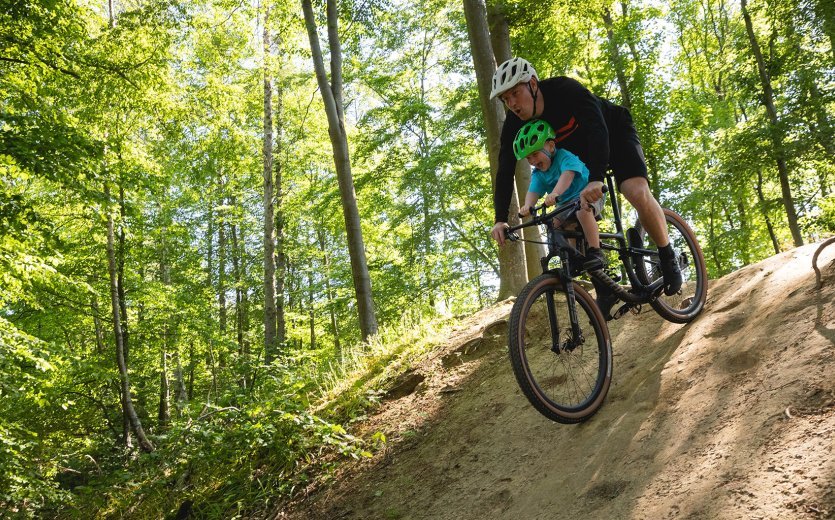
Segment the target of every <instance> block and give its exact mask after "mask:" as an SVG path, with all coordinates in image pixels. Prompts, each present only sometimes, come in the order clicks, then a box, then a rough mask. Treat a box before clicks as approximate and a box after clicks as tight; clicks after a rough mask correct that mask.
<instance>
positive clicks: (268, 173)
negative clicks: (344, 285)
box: [263, 5, 277, 364]
mask: <svg viewBox="0 0 835 520" xmlns="http://www.w3.org/2000/svg"><path fill="white" fill-rule="evenodd" d="M269 22H270V7H269V5H267V6H266V7H265V8H264V33H263V46H264V361H265V362H266V363H267V364H270V363H272V361H273V360H274V359H275V356H276V346H277V345H276V337H275V327H276V309H275V261H274V258H273V255H274V253H275V242H274V237H273V231H274V230H273V218H274V217H273V112H272V82H271V80H270V29H269V27H270V24H269Z"/></svg>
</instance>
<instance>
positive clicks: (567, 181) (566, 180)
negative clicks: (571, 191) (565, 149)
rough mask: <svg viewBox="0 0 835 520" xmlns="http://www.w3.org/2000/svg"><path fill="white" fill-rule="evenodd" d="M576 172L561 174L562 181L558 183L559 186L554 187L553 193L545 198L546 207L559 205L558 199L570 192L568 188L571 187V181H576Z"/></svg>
mask: <svg viewBox="0 0 835 520" xmlns="http://www.w3.org/2000/svg"><path fill="white" fill-rule="evenodd" d="M574 174H575V172H574V171H573V170H565V171H564V172H562V174H560V180H558V181H557V185H556V186H554V189H553V190H551V193H549V194H548V196H547V197H545V205H546V206H553V205H554V204H556V203H557V199H558V198H559V197H560V195H562V194H563V193H565V192H566V190H568V187H569V186H571V181H573V180H574Z"/></svg>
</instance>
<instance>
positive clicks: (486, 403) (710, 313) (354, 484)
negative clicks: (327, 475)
mask: <svg viewBox="0 0 835 520" xmlns="http://www.w3.org/2000/svg"><path fill="white" fill-rule="evenodd" d="M815 249H816V246H815V245H812V246H806V247H802V248H798V249H795V250H792V251H790V252H787V253H784V254H781V255H778V256H775V257H773V258H770V259H768V260H765V261H763V262H761V263H759V264H756V265H752V266H748V267H746V268H744V269H741V270H739V271H737V272H735V273H733V274H731V275H728V276H726V277H724V278H722V279H720V280H717V281H715V282H712V283H711V285H710V291H709V294H708V304H707V307H706V308H705V311H704V313H703V314H702V315H701V316H700V317H699V318H698V319H697V320H696V321H695V322H693V323H691V324H689V325H685V326H680V325H673V324H671V323H667V322H665V321H663V320H662V319H660V318H659V317H658V316H657V315H656V314H655V313H654V312H652V311H651V310H650V309H647V310H645V311H644V313H642V314H641V315H639V316H631V315H630V316H627V317H624V318H623V319H621V320H619V321H616V322H613V323H611V324H610V328H611V332H612V338H613V345H614V349H615V358H614V359H615V362H614V363H615V364H614V374H613V383H612V388H611V390H610V392H609V396H608V398H607V400H606V402H605V404H604V405H603V408H602V409H601V410H600V411H599V412H598V413H597V415H595V416H594V417H593V418H592V419H591V420H589V421H588V422H586V423H583V424H580V425H577V426H565V425H560V424H556V423H553V422H550V421H548V420H547V419H545V418H544V417H542V416H541V415H539V414H538V413H537V412H536V411H535V410H534V409H533V408H532V407H531V406H530V405H529V403H528V402H527V400H526V399H525V397H524V396H523V395H522V394H521V392H520V391H519V389H518V387H517V386H516V382H515V379H514V377H513V373H512V371H511V368H510V364H509V362H508V361H507V355H506V350H507V346H506V345H507V341H506V335H507V329H506V322H505V321H504V320H505V319H506V317H507V314H508V313H509V310H510V305H511V304H510V303H509V302H505V303H503V304H500V305H497V306H496V307H494V308H491V309H488V310H486V311H483V312H482V313H479V314H478V315H475V316H473V317H472V318H471V319H470V320H469V321H468V322H467V323H465V324H464V326H463V327H462V328H461V329H459V330H458V331H457V332H456V335H455V337H454V338H450V341H449V344H448V345H446V346H445V347H443V348H441V349H439V350H438V351H437V353H436V354H435V356H434V357H433V358H431V359H428V360H426V362H425V363H424V364H423V365H421V366H419V367H417V369H416V372H418V373H420V374H421V375H422V376H424V377H423V379H422V380H421V381H420V382H419V383H417V385H416V386H415V387H414V391H413V392H412V393H409V394H408V395H405V396H402V397H399V398H396V399H395V398H393V399H391V400H389V401H388V402H387V403H386V404H385V405H384V406H383V408H382V410H381V411H380V413H379V414H377V415H376V416H375V417H374V418H372V419H371V420H370V421H369V422H368V423H367V424H365V425H364V428H365V429H366V431H375V430H381V431H383V432H385V433H386V435H387V436H388V437H389V444H388V447H387V448H386V449H385V450H384V452H382V453H380V454H378V455H376V456H375V457H374V458H373V459H372V460H371V461H369V462H365V463H363V464H360V465H357V466H354V467H352V468H349V469H348V470H346V471H345V472H343V474H341V475H340V476H339V478H338V479H337V482H336V483H335V484H334V485H332V486H330V487H329V488H328V489H324V490H320V491H318V492H316V493H314V494H313V495H311V496H309V497H307V498H306V499H304V500H303V501H302V502H301V503H299V504H296V505H295V507H293V508H292V510H288V511H284V512H281V513H278V517H279V518H292V519H300V518H323V519H325V518H327V519H334V518H358V519H359V518H361V519H378V518H379V519H396V518H402V519H456V520H457V519H478V520H485V519H494V518H508V519H538V518H542V519H545V518H548V519H553V518H595V519H597V518H704V519H714V518H733V519H737V518H769V519H771V518H835V456H833V455H835V453H834V452H835V440H833V439H835V436H834V435H833V434H835V379H833V377H832V374H833V372H835V370H833V369H835V303H834V302H835V261H830V259H832V258H833V256H835V248H830V250H829V251H825V252H824V253H823V254H822V256H821V258H820V260H819V264H820V265H821V266H822V271H823V288H822V289H821V290H818V291H816V290H815V289H814V287H815V275H814V272H813V271H812V269H811V257H812V254H813V253H814V250H815ZM485 325H486V327H485ZM485 329H486V330H485Z"/></svg>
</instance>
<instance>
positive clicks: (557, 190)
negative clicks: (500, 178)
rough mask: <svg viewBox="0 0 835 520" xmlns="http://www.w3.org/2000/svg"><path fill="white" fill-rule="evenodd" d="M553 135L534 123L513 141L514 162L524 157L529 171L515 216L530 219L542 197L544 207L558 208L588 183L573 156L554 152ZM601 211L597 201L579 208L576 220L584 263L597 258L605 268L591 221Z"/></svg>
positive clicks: (586, 174)
mask: <svg viewBox="0 0 835 520" xmlns="http://www.w3.org/2000/svg"><path fill="white" fill-rule="evenodd" d="M556 135H557V134H556V133H555V132H554V129H553V128H551V125H549V124H548V123H546V122H545V121H542V120H536V119H535V120H533V121H530V122H528V123H527V124H525V126H523V127H522V128H520V129H519V132H518V133H517V134H516V138H515V139H514V140H513V152H514V154H516V159H517V160H521V159H522V158H523V157H524V158H526V159H527V160H528V164H530V165H531V166H532V167H533V172H532V173H531V184H530V187H529V188H528V193H527V195H525V203H524V204H523V205H522V207H521V208H519V214H520V215H522V216H528V215H530V213H531V209H532V208H533V207H534V206H535V205H536V201H537V200H539V198H540V197H541V196H542V194H543V193H548V195H547V196H546V197H545V205H546V206H553V205H554V204H556V202H557V201H559V202H560V203H561V204H562V203H565V202H568V201H571V200H574V199H576V198H578V197H579V196H580V192H581V191H582V190H583V188H585V187H586V184H588V182H589V169H588V168H586V165H585V164H583V161H581V160H580V159H579V158H578V157H577V156H576V155H574V154H573V153H571V152H569V151H568V150H564V149H562V148H557V145H556V142H555V141H554V138H555V137H556ZM602 210H603V198H600V199H598V201H597V202H595V203H594V204H592V205H590V206H588V207H585V208H581V209H580V211H578V212H577V220H579V221H580V225H581V226H582V227H583V234H584V235H585V236H586V242H588V244H589V248H588V251H586V259H587V260H593V259H595V258H597V259H599V260H600V261H601V262H604V264H605V261H604V258H603V253H602V252H601V251H600V230H599V229H598V227H597V221H596V220H595V216H597V215H599V214H600V212H601V211H602ZM558 225H559V224H558Z"/></svg>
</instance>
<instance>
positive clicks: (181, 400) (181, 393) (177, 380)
mask: <svg viewBox="0 0 835 520" xmlns="http://www.w3.org/2000/svg"><path fill="white" fill-rule="evenodd" d="M174 357H175V359H176V361H177V368H175V369H174V384H175V385H176V386H177V394H176V396H175V398H174V399H175V401H174V402H175V403H176V404H177V412H178V414H179V415H182V413H183V409H184V408H185V406H186V403H187V402H188V392H187V391H186V382H185V378H184V377H183V365H182V363H181V362H180V353H179V352H178V351H177V350H175V351H174Z"/></svg>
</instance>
